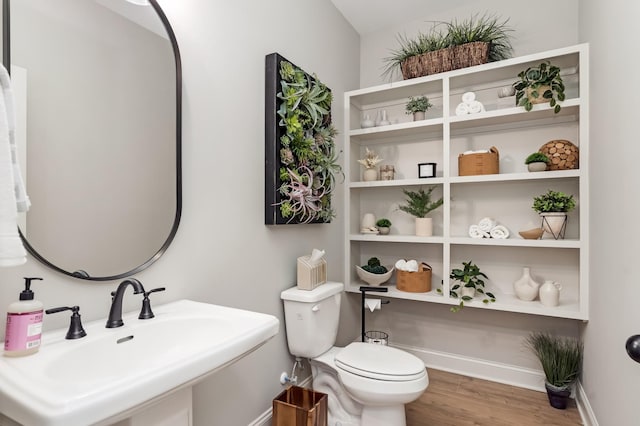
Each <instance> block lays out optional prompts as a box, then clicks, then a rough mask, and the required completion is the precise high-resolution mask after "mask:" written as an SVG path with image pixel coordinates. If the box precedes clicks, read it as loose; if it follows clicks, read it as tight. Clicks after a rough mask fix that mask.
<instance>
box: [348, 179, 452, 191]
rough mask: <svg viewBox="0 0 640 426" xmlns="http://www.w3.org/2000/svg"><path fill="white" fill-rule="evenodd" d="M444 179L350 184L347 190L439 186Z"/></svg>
mask: <svg viewBox="0 0 640 426" xmlns="http://www.w3.org/2000/svg"><path fill="white" fill-rule="evenodd" d="M443 182H444V179H443V178H441V177H435V178H423V179H394V180H374V181H368V182H365V181H359V182H350V183H349V188H352V189H356V188H384V187H397V186H417V185H441V184H442V183H443Z"/></svg>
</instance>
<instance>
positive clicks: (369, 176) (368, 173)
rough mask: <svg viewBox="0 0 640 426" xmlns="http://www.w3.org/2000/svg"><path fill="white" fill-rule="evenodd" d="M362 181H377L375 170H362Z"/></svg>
mask: <svg viewBox="0 0 640 426" xmlns="http://www.w3.org/2000/svg"><path fill="white" fill-rule="evenodd" d="M362 180H364V181H365V182H370V181H372V180H378V171H377V170H376V169H375V168H373V167H372V168H369V169H364V173H362Z"/></svg>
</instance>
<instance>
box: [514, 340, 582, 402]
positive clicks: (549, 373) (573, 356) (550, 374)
mask: <svg viewBox="0 0 640 426" xmlns="http://www.w3.org/2000/svg"><path fill="white" fill-rule="evenodd" d="M525 345H526V346H527V347H528V348H529V349H531V351H532V352H533V353H534V354H535V355H536V357H537V358H538V361H540V365H541V366H542V370H543V371H544V376H545V388H546V390H547V396H548V397H549V404H551V406H552V407H554V408H558V409H561V410H563V409H565V408H567V402H568V400H569V396H570V395H571V389H572V387H573V385H574V383H575V382H576V381H577V380H578V377H579V375H580V372H581V371H582V358H583V350H584V346H583V343H582V341H581V340H579V339H575V338H568V337H559V336H553V335H551V334H549V333H541V332H534V333H531V334H529V336H528V337H527V339H526V341H525Z"/></svg>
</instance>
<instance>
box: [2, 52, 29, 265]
mask: <svg viewBox="0 0 640 426" xmlns="http://www.w3.org/2000/svg"><path fill="white" fill-rule="evenodd" d="M0 86H1V87H2V96H0V266H16V265H22V264H23V263H25V262H26V261H27V252H26V251H25V249H24V246H23V245H22V240H21V239H20V235H19V234H18V224H17V219H18V209H19V207H18V202H20V203H21V207H20V208H21V211H26V210H28V208H29V205H30V202H29V197H28V196H27V195H26V192H25V190H24V185H23V184H22V182H23V181H22V176H21V175H20V169H19V168H18V167H17V152H16V149H15V137H14V132H15V115H14V114H15V112H14V111H15V109H14V105H13V93H12V91H11V80H10V77H9V73H8V72H7V70H6V68H4V67H3V66H2V65H0ZM17 194H19V197H20V198H18V196H17Z"/></svg>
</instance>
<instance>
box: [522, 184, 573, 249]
mask: <svg viewBox="0 0 640 426" xmlns="http://www.w3.org/2000/svg"><path fill="white" fill-rule="evenodd" d="M575 207H576V201H575V200H574V198H573V195H567V194H565V193H564V192H560V191H553V190H551V189H550V190H549V191H547V192H546V193H545V194H542V195H538V196H537V197H534V198H533V205H532V207H531V208H532V209H533V210H535V212H536V213H538V214H539V215H540V217H541V218H542V228H543V229H544V230H545V232H548V233H550V234H552V235H553V238H555V239H556V240H557V239H559V238H561V239H563V238H564V233H565V230H566V227H567V213H568V212H570V211H571V210H573V209H574V208H575Z"/></svg>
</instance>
